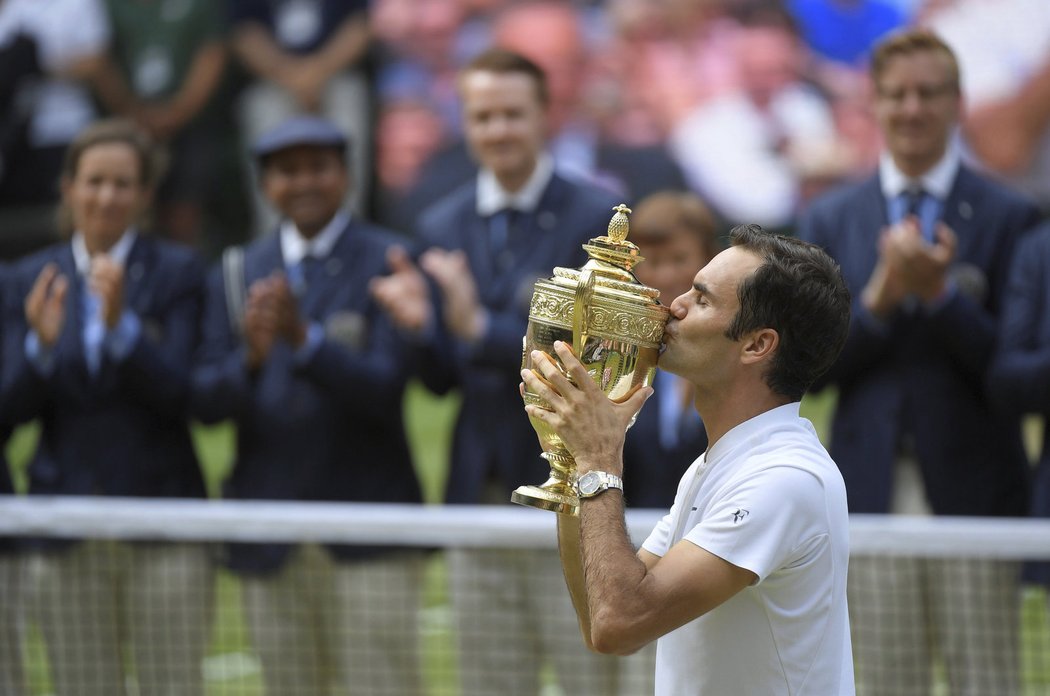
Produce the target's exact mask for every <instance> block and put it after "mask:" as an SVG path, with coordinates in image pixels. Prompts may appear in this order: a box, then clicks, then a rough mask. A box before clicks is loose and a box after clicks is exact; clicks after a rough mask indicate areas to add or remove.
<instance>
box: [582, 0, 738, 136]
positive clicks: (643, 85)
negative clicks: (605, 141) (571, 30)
mask: <svg viewBox="0 0 1050 696" xmlns="http://www.w3.org/2000/svg"><path fill="white" fill-rule="evenodd" d="M727 4H728V3H727V2H726V0H704V1H703V2H696V1H695V0H665V1H664V2H659V3H656V2H650V1H649V0H610V2H609V3H608V15H609V20H610V23H611V26H612V30H613V34H612V37H611V40H610V41H609V42H608V44H607V46H605V47H603V49H602V50H600V54H599V55H598V56H597V58H596V61H595V62H596V63H597V65H598V67H597V72H598V78H597V79H598V80H599V83H598V86H597V87H595V88H594V92H595V94H594V98H595V101H596V102H597V103H598V106H597V109H598V113H599V118H600V121H601V123H602V127H603V128H604V129H605V131H606V132H607V133H608V137H610V138H611V139H613V140H616V141H618V142H632V141H640V142H645V143H647V144H654V143H661V144H662V143H663V142H664V141H665V140H666V139H667V137H668V136H669V134H670V132H671V130H672V128H673V126H674V124H676V123H678V122H679V121H680V120H681V119H682V118H684V117H685V115H686V114H688V113H689V111H691V110H692V109H694V108H696V107H697V106H698V105H700V104H702V103H704V102H705V101H707V100H709V99H712V98H714V97H716V96H720V95H722V94H725V93H726V92H728V91H731V90H733V89H735V88H736V87H737V85H738V84H739V78H738V76H737V70H736V65H735V64H734V59H733V51H734V49H733V37H734V36H735V34H736V29H737V26H738V24H737V22H736V20H735V19H734V18H732V17H731V16H730V15H729V13H728V11H727V8H726V6H727Z"/></svg>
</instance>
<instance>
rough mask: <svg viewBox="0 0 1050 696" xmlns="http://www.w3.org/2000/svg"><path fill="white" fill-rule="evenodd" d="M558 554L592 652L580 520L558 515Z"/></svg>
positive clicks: (581, 631)
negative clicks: (581, 553)
mask: <svg viewBox="0 0 1050 696" xmlns="http://www.w3.org/2000/svg"><path fill="white" fill-rule="evenodd" d="M558 553H559V555H560V556H561V567H562V572H563V573H564V574H565V584H566V586H568V588H569V597H571V598H572V606H573V608H575V609H576V618H577V619H579V622H580V633H582V634H583V641H584V643H586V644H587V647H588V648H590V649H591V650H593V649H594V646H593V645H591V610H590V607H589V606H588V605H587V588H586V586H585V584H584V578H583V557H582V556H581V555H580V518H579V517H576V516H574V515H558Z"/></svg>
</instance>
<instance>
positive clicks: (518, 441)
mask: <svg viewBox="0 0 1050 696" xmlns="http://www.w3.org/2000/svg"><path fill="white" fill-rule="evenodd" d="M616 203H618V201H616V200H614V199H613V198H612V197H611V196H609V195H608V194H607V193H605V192H604V191H601V190H599V189H596V188H593V187H590V186H586V185H581V184H577V183H573V182H570V181H568V180H566V179H563V178H561V177H560V176H558V175H557V174H555V175H554V176H553V177H552V179H551V181H550V183H549V184H548V185H547V188H546V190H545V191H544V193H543V195H542V197H541V199H540V203H539V205H538V207H537V209H536V210H535V211H534V212H533V213H531V214H527V215H524V216H523V217H522V219H521V220H520V222H519V224H518V226H517V232H516V233H515V234H514V235H513V236H512V238H511V239H510V240H509V241H508V245H507V250H506V252H505V253H504V254H503V255H501V257H500V259H499V261H498V262H497V264H496V265H494V264H493V263H492V262H491V261H490V259H489V254H488V244H487V240H488V237H489V224H488V221H487V220H486V219H484V218H482V217H479V216H478V214H477V188H476V184H475V182H474V181H471V182H470V183H468V184H465V185H464V186H462V187H460V188H459V189H457V190H456V191H455V192H453V193H452V194H451V195H449V196H448V197H446V198H444V199H442V200H441V201H439V202H438V203H436V204H435V205H434V206H433V207H432V208H430V209H429V210H428V211H427V212H425V213H424V214H423V216H422V217H421V218H420V229H419V236H420V240H421V242H422V244H423V246H424V247H440V248H443V249H450V250H452V249H461V250H463V251H464V252H465V253H466V254H467V258H468V261H469V263H470V267H471V270H472V272H473V274H474V276H475V279H476V281H477V285H478V292H479V295H480V299H481V302H482V304H484V306H485V307H486V309H488V311H489V316H490V321H489V327H488V330H487V332H486V334H485V335H484V336H483V337H482V338H481V339H480V340H479V341H478V343H477V344H476V345H473V346H467V345H464V344H462V343H461V342H458V341H456V340H454V339H452V338H451V337H449V336H447V335H446V334H444V333H443V332H441V331H440V330H439V331H437V336H436V337H435V339H434V340H435V341H436V342H437V344H438V345H436V346H433V348H434V354H435V355H436V354H438V353H439V352H440V351H441V350H444V353H443V355H442V356H441V358H442V359H431V360H426V361H424V362H423V364H422V377H423V381H424V383H425V384H426V385H427V386H428V387H429V388H431V389H432V390H434V391H436V392H438V393H444V392H445V391H447V390H449V389H451V388H454V387H458V388H459V389H460V390H461V392H462V397H463V401H462V408H461V410H460V413H459V418H458V420H457V422H456V428H455V434H454V438H453V445H452V461H451V466H450V472H449V479H448V488H447V491H446V496H445V497H446V500H447V501H448V502H450V503H477V502H479V501H480V499H481V494H482V491H483V490H484V487H485V484H486V483H487V482H488V481H489V480H490V479H494V480H496V481H498V483H499V485H500V486H502V488H503V489H505V491H506V495H507V500H508V501H509V500H510V493H511V491H513V490H514V489H515V488H517V487H518V486H520V485H523V484H539V483H542V482H543V481H545V480H546V476H547V473H548V471H549V467H547V466H546V462H545V461H544V460H543V459H541V458H540V452H541V450H540V445H539V441H538V440H537V439H536V433H535V431H534V430H533V429H532V426H531V425H530V424H529V420H528V416H526V414H525V409H524V405H523V404H522V401H521V396H520V394H519V393H518V384H519V383H520V382H521V374H520V371H521V358H522V355H521V353H522V338H523V337H524V335H525V329H526V327H527V326H528V317H529V302H530V300H531V299H532V289H533V284H534V283H535V282H536V280H537V279H539V278H547V277H550V276H551V275H552V273H553V271H554V267H555V266H563V267H569V268H575V267H578V266H580V265H582V264H583V263H584V262H585V261H586V260H587V254H586V253H585V252H584V251H583V249H582V248H581V245H583V244H584V243H585V242H587V240H589V239H591V238H592V237H597V236H600V235H603V234H605V232H606V229H607V227H608V224H609V220H610V218H611V217H612V215H613V212H612V208H613V206H614V205H616ZM438 323H439V324H440V322H438Z"/></svg>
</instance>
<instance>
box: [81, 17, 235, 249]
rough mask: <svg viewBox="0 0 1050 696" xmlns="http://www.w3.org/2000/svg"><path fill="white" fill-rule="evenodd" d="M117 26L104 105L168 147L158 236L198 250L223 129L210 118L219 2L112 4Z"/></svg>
mask: <svg viewBox="0 0 1050 696" xmlns="http://www.w3.org/2000/svg"><path fill="white" fill-rule="evenodd" d="M106 6H107V8H108V10H109V19H110V23H111V25H112V31H113V35H112V42H111V45H110V51H109V55H108V60H106V61H105V62H104V64H103V65H104V69H103V70H102V71H100V74H99V77H98V92H99V97H100V98H101V100H102V103H103V105H104V106H105V107H106V108H107V109H108V110H109V111H110V112H111V113H113V114H117V115H120V116H123V117H126V118H130V119H133V120H134V121H135V122H136V123H138V124H139V126H140V127H142V128H144V129H145V130H146V131H148V132H149V133H150V134H151V135H152V136H153V137H154V138H155V139H156V140H157V141H158V142H160V143H163V144H165V145H166V146H167V152H168V156H169V164H168V171H167V173H166V175H165V176H164V179H163V180H162V181H161V184H160V186H159V188H158V190H157V194H156V201H155V210H156V221H155V224H156V227H157V230H158V231H160V232H162V233H163V234H165V235H166V236H168V237H170V238H172V239H174V240H176V241H179V242H182V243H184V244H190V245H197V244H198V242H199V241H200V240H199V235H200V233H201V228H202V226H203V222H204V220H203V217H204V210H203V208H204V201H205V199H206V197H207V195H208V193H209V192H210V191H212V190H213V189H214V188H215V187H216V185H217V184H218V177H217V176H216V174H217V173H218V157H219V155H220V152H219V149H218V146H217V134H216V131H217V129H218V124H217V123H215V120H214V119H211V120H209V119H206V118H204V116H205V113H206V109H207V107H208V105H209V103H210V102H211V99H212V96H213V95H214V93H215V91H216V89H217V88H218V86H219V83H220V81H221V79H222V75H223V70H224V67H225V65H226V52H225V48H224V46H223V39H222V36H221V29H222V26H223V21H224V17H222V16H221V10H220V9H219V8H220V6H218V5H217V4H216V3H215V2H213V0H106Z"/></svg>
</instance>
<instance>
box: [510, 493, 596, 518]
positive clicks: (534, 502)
mask: <svg viewBox="0 0 1050 696" xmlns="http://www.w3.org/2000/svg"><path fill="white" fill-rule="evenodd" d="M510 502H512V503H517V504H518V505H525V506H527V507H534V508H539V509H540V510H549V511H551V512H556V513H558V514H559V515H573V516H577V515H579V514H580V499H579V498H577V497H576V496H575V495H572V494H567V493H558V492H556V491H552V490H548V489H546V488H543V487H541V486H518V488H517V489H516V490H515V491H514V492H513V493H511V495H510Z"/></svg>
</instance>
